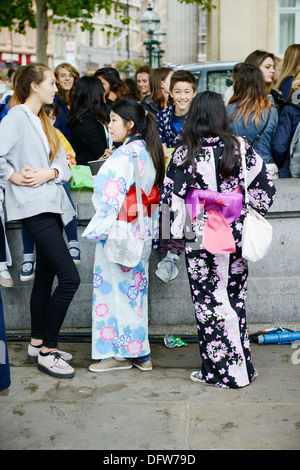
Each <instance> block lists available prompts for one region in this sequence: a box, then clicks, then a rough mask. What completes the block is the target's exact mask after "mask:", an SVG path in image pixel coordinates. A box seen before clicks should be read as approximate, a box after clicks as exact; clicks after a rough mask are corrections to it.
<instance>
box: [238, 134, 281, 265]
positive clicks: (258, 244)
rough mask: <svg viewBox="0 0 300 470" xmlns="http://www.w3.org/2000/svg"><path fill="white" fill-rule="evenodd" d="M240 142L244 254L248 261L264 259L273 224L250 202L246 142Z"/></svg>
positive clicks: (269, 242) (270, 241) (268, 247)
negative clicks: (243, 209)
mask: <svg viewBox="0 0 300 470" xmlns="http://www.w3.org/2000/svg"><path fill="white" fill-rule="evenodd" d="M238 140H239V142H240V149H241V157H242V166H243V174H244V182H245V203H246V208H247V215H246V217H245V220H244V226H243V235H242V256H243V258H245V259H246V260H248V261H254V262H255V261H258V260H260V259H262V258H263V257H264V256H265V255H266V254H267V253H268V251H269V249H270V246H271V243H272V237H273V227H272V225H271V224H270V223H269V222H268V221H267V220H266V219H265V218H264V217H263V216H262V215H260V214H259V213H258V212H257V211H256V210H255V209H254V208H253V207H252V206H251V205H250V202H249V194H248V189H247V169H246V159H245V154H246V150H245V142H244V140H243V139H242V138H241V137H238Z"/></svg>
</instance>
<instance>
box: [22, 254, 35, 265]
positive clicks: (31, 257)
mask: <svg viewBox="0 0 300 470" xmlns="http://www.w3.org/2000/svg"><path fill="white" fill-rule="evenodd" d="M26 261H30V262H32V263H33V262H34V253H24V255H23V262H24V263H26Z"/></svg>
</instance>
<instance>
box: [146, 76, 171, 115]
mask: <svg viewBox="0 0 300 470" xmlns="http://www.w3.org/2000/svg"><path fill="white" fill-rule="evenodd" d="M171 72H173V69H171V67H159V68H157V69H154V70H152V72H151V74H150V90H151V95H150V101H152V102H153V103H154V104H156V106H157V107H158V108H159V109H160V110H162V109H164V107H165V102H166V98H165V95H164V94H163V92H162V89H161V82H162V81H164V80H166V78H167V76H168V75H169V73H171ZM169 101H170V100H169ZM170 104H171V101H170Z"/></svg>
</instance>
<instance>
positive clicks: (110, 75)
mask: <svg viewBox="0 0 300 470" xmlns="http://www.w3.org/2000/svg"><path fill="white" fill-rule="evenodd" d="M94 76H95V77H97V78H98V79H100V80H101V77H103V78H104V80H106V81H107V82H108V83H109V86H110V91H112V92H113V93H115V94H116V96H117V98H116V99H117V100H122V99H123V98H124V96H125V94H126V93H127V91H128V89H127V86H126V84H125V83H124V82H123V81H122V80H121V77H120V75H119V72H118V71H117V70H116V69H114V68H113V67H103V68H102V69H98V70H96V72H95V73H94Z"/></svg>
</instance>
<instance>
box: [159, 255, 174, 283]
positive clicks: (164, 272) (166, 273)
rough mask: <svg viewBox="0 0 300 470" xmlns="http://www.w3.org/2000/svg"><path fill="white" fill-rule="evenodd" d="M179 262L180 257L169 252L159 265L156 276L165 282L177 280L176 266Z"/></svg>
mask: <svg viewBox="0 0 300 470" xmlns="http://www.w3.org/2000/svg"><path fill="white" fill-rule="evenodd" d="M178 261H179V256H178V255H175V253H171V252H170V251H168V253H167V254H166V256H165V257H164V258H163V259H162V260H161V261H160V262H159V263H158V265H157V268H158V269H157V270H156V271H155V274H156V276H157V277H158V278H159V279H160V280H161V281H163V282H169V281H172V280H173V279H175V277H176V276H177V274H178V269H177V267H176V264H177V263H178Z"/></svg>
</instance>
